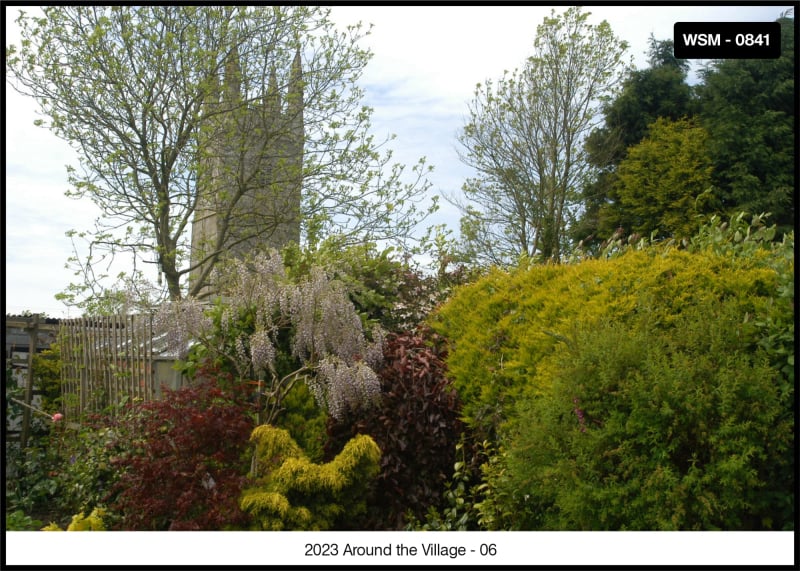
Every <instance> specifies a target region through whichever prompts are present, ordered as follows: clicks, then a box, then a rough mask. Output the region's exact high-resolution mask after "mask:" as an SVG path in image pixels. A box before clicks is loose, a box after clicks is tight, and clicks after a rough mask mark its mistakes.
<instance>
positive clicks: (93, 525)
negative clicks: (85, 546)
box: [42, 508, 106, 531]
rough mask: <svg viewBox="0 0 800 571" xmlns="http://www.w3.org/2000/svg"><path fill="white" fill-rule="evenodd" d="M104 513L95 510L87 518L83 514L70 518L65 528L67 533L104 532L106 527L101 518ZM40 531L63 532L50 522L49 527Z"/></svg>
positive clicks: (99, 509) (101, 510)
mask: <svg viewBox="0 0 800 571" xmlns="http://www.w3.org/2000/svg"><path fill="white" fill-rule="evenodd" d="M105 516H106V511H105V510H104V509H103V508H95V509H93V510H92V511H91V513H90V514H89V515H88V516H85V515H83V512H81V513H79V514H75V515H74V516H72V521H71V522H70V524H69V525H68V526H67V531H105V530H106V526H105V524H104V523H103V518H104V517H105ZM42 531H63V530H62V529H61V528H60V527H59V526H58V524H57V523H55V522H51V523H50V525H48V526H46V527H43V528H42Z"/></svg>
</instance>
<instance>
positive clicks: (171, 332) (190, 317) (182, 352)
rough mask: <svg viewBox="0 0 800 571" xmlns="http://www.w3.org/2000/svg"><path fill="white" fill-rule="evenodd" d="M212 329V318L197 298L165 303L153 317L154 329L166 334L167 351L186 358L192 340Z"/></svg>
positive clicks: (158, 332)
mask: <svg viewBox="0 0 800 571" xmlns="http://www.w3.org/2000/svg"><path fill="white" fill-rule="evenodd" d="M210 330H211V320H210V319H209V318H208V316H206V314H205V312H204V308H203V306H202V305H201V304H200V302H198V301H197V300H195V299H185V300H182V301H174V302H170V303H165V304H163V305H162V306H161V307H160V308H159V310H158V312H156V314H155V316H154V318H153V331H154V332H155V333H156V334H157V335H158V334H162V335H164V342H165V344H166V348H167V351H169V352H170V353H173V354H175V355H177V356H178V358H179V359H185V358H186V354H187V352H188V351H189V344H190V342H191V341H192V340H197V339H198V338H203V337H205V335H206V334H207V333H208V332H209V331H210Z"/></svg>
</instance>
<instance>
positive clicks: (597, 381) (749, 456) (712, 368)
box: [494, 300, 793, 530]
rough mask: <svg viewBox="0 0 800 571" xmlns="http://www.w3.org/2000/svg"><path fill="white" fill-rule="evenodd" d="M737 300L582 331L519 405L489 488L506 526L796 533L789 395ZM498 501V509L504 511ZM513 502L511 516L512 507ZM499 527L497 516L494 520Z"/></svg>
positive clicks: (559, 528)
mask: <svg viewBox="0 0 800 571" xmlns="http://www.w3.org/2000/svg"><path fill="white" fill-rule="evenodd" d="M741 325H742V324H741V314H740V313H739V307H738V303H737V302H736V300H728V301H724V302H722V303H721V304H718V305H716V306H714V305H712V304H710V303H708V304H703V305H702V306H700V307H695V308H691V309H685V310H684V311H683V312H682V314H681V315H680V317H679V318H677V320H676V322H675V324H674V328H670V329H669V330H664V329H663V328H660V327H659V325H658V324H657V323H655V322H654V321H652V320H650V319H648V317H647V316H646V315H641V316H639V317H637V318H636V319H634V320H632V321H631V322H628V323H620V322H616V323H612V322H609V323H604V324H601V325H599V326H598V325H594V326H592V327H591V328H585V329H582V330H580V331H579V332H578V333H577V334H576V335H575V337H573V338H572V339H571V340H570V343H569V344H564V345H562V347H560V350H559V351H558V354H559V357H558V358H557V359H556V362H557V365H558V368H557V372H556V373H555V374H553V375H552V376H551V378H550V379H549V387H548V389H547V390H545V391H543V394H541V395H540V396H530V397H527V398H525V399H524V400H523V401H522V402H521V403H519V405H518V410H517V411H516V414H517V416H518V418H519V419H520V421H519V422H518V423H517V424H516V429H515V430H514V433H513V435H512V436H510V437H509V439H508V453H507V455H506V457H505V462H504V468H505V469H506V471H507V477H506V478H505V479H504V480H503V481H502V482H500V481H495V482H494V484H495V488H496V489H497V490H498V491H499V492H504V493H505V497H506V498H508V499H509V500H510V501H509V503H506V504H505V505H504V507H505V508H506V511H507V512H509V513H513V518H511V521H508V519H509V518H506V520H507V522H508V523H509V524H510V525H511V526H512V527H513V528H516V529H551V530H598V529H603V530H606V529H612V530H617V529H636V530H717V529H722V530H754V529H786V528H787V526H789V527H790V526H791V525H792V521H793V513H792V505H793V498H792V488H793V477H792V474H793V461H792V449H793V418H792V415H791V407H792V389H791V388H790V387H789V386H787V383H786V380H785V379H782V378H781V375H780V373H779V371H777V370H776V369H774V368H772V367H771V366H770V363H769V359H768V358H767V356H766V355H765V353H764V351H763V350H762V349H757V350H754V351H752V350H742V341H741V337H740V336H741V335H742V333H743V332H742V329H743V328H742V327H741ZM501 505H502V504H501ZM512 507H513V510H512V509H511V508H512ZM500 519H502V518H500Z"/></svg>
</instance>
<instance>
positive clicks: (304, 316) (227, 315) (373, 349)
mask: <svg viewBox="0 0 800 571" xmlns="http://www.w3.org/2000/svg"><path fill="white" fill-rule="evenodd" d="M226 269H227V273H226V275H225V281H224V282H221V283H222V284H223V286H224V287H223V290H222V291H224V292H225V298H224V300H223V299H220V300H219V301H218V302H217V304H216V305H215V306H214V308H212V309H211V310H208V311H207V310H206V309H205V308H204V307H203V306H202V305H200V304H199V303H198V302H196V301H195V300H193V299H187V300H183V301H181V302H172V303H170V304H168V305H165V306H164V307H162V308H161V310H160V311H159V313H158V314H157V316H156V320H155V325H154V327H155V328H156V330H159V331H163V332H165V333H166V334H167V340H168V343H169V345H170V347H171V349H172V350H173V351H175V352H178V353H179V354H184V353H185V352H186V348H187V347H188V346H189V343H190V341H194V342H196V343H198V344H199V348H198V352H200V357H205V356H210V357H212V358H214V359H219V360H221V361H223V362H225V363H227V364H228V365H230V366H233V367H234V368H235V370H236V374H237V377H238V380H239V381H240V382H241V381H250V380H254V379H259V382H258V395H259V398H261V399H263V403H262V404H263V408H262V412H261V414H262V416H261V418H260V420H261V421H268V422H270V423H275V422H276V419H277V418H278V416H279V414H280V413H281V411H282V410H283V401H284V398H285V396H286V395H287V394H288V393H289V392H290V391H291V390H292V387H293V386H294V385H295V384H296V383H297V382H298V381H302V382H304V383H305V384H306V385H307V386H308V388H309V389H310V390H311V392H312V394H313V395H314V398H315V399H316V401H317V403H318V405H319V406H320V407H321V408H323V409H324V410H327V411H328V412H329V413H330V414H332V415H334V416H336V415H338V414H339V413H340V412H341V411H343V410H344V408H345V407H353V406H370V404H371V403H372V402H373V401H374V400H375V397H376V394H377V391H378V390H379V383H378V380H377V376H376V375H375V372H374V367H376V366H377V365H378V364H379V363H380V360H381V358H382V356H381V342H382V338H383V332H382V330H381V329H380V328H379V327H377V326H375V327H373V328H372V331H371V337H372V339H371V340H369V339H368V338H367V335H366V334H365V331H364V326H363V323H362V321H361V318H360V317H359V315H358V314H357V313H356V311H355V308H354V307H353V304H352V302H351V301H350V299H349V298H348V295H347V291H346V289H345V287H344V284H343V283H342V282H340V281H338V280H336V279H330V278H329V277H328V275H327V273H326V272H325V270H324V269H323V268H320V267H313V268H311V270H310V271H309V273H308V274H307V275H304V276H302V277H300V278H299V279H298V280H297V281H296V282H294V281H291V280H289V279H288V278H287V276H286V270H285V268H284V265H283V262H282V260H281V257H280V255H279V254H278V253H277V252H275V251H272V252H271V253H270V254H268V255H261V256H256V257H254V258H252V259H251V260H248V261H243V260H231V261H230V263H229V264H228V265H227V266H226Z"/></svg>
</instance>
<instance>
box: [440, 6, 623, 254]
mask: <svg viewBox="0 0 800 571" xmlns="http://www.w3.org/2000/svg"><path fill="white" fill-rule="evenodd" d="M588 18H589V13H584V12H582V10H581V8H580V7H573V8H570V9H569V10H567V11H566V12H564V13H563V14H561V15H558V16H557V15H555V12H553V13H552V15H551V17H549V18H545V20H544V23H543V24H542V25H540V26H539V27H538V29H537V34H536V39H535V40H534V44H533V55H532V56H530V57H529V58H528V59H527V60H526V61H525V64H524V67H523V68H522V69H521V70H515V71H514V72H511V73H505V74H504V75H503V77H502V78H501V79H500V80H498V81H496V82H493V81H491V80H488V81H486V82H485V83H483V84H478V86H477V88H476V89H475V98H474V100H473V102H472V103H471V104H470V106H469V117H468V120H467V123H466V125H465V126H464V128H463V131H462V132H461V134H460V136H459V142H460V143H461V145H462V146H463V148H464V151H463V153H462V154H461V159H462V161H463V162H464V163H465V164H467V165H469V166H471V167H473V168H474V169H475V170H476V171H477V173H478V174H477V177H475V178H473V179H469V180H467V182H466V183H465V184H464V186H463V191H464V195H465V196H464V200H463V201H459V200H454V202H456V204H458V205H459V206H460V208H461V210H462V213H463V217H462V222H461V223H462V234H463V236H464V238H465V243H466V247H467V249H468V250H469V251H470V253H471V254H472V255H473V256H474V257H476V258H478V259H482V260H484V261H487V262H490V263H507V262H509V261H513V260H515V259H516V258H517V257H519V256H521V255H523V256H529V257H534V256H536V257H539V258H541V259H553V260H558V259H559V258H560V256H561V250H562V241H563V240H564V238H565V235H564V231H565V229H566V226H567V222H568V220H569V218H570V216H571V209H572V208H573V207H574V206H575V203H576V200H577V191H578V189H579V188H580V187H581V186H582V185H583V184H584V182H585V180H586V178H587V175H588V173H589V164H588V162H587V160H586V155H585V153H584V152H583V148H582V146H583V140H584V138H585V136H586V135H587V134H588V132H589V130H590V129H591V128H592V127H593V126H594V124H595V119H596V115H597V108H598V104H599V102H600V101H601V100H602V98H603V97H604V96H606V95H608V93H609V92H610V90H611V89H612V88H613V86H614V85H615V84H616V82H617V80H618V78H619V71H620V69H621V67H622V64H623V54H624V51H625V49H626V48H627V44H626V43H625V42H622V41H620V40H619V39H617V38H616V37H615V36H614V34H613V33H612V31H611V27H610V26H609V25H608V23H607V22H605V21H603V22H601V23H600V24H598V25H591V24H589V22H588Z"/></svg>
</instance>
